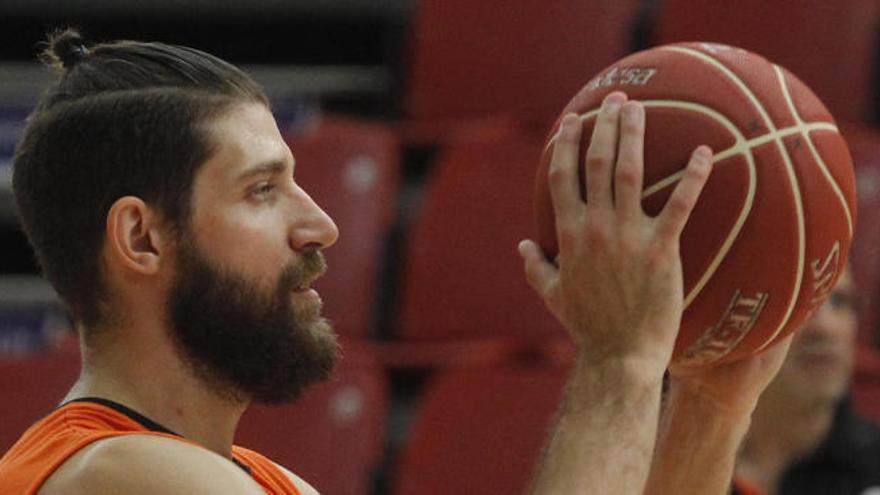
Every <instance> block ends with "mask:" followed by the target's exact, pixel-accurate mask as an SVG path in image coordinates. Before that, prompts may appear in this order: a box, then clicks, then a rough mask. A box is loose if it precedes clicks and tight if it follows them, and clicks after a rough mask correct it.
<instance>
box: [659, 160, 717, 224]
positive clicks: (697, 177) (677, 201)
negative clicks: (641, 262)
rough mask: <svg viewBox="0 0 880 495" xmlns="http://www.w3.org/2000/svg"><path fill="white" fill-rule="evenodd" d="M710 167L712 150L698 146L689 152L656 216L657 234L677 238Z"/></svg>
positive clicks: (701, 188)
mask: <svg viewBox="0 0 880 495" xmlns="http://www.w3.org/2000/svg"><path fill="white" fill-rule="evenodd" d="M711 169H712V150H711V149H710V148H709V147H708V146H699V147H697V149H696V150H694V152H693V153H692V154H691V159H690V161H689V162H688V164H687V167H686V168H685V169H684V172H683V174H682V177H681V180H680V181H679V182H678V184H677V185H676V186H675V190H673V191H672V195H671V196H669V199H668V200H667V201H666V206H664V207H663V211H661V212H660V215H658V216H657V225H658V231H659V234H660V235H661V236H662V237H665V238H667V239H678V238H679V236H680V235H681V231H682V230H684V226H685V224H686V223H687V220H688V218H689V217H690V214H691V212H692V211H693V209H694V206H695V205H696V204H697V199H699V197H700V192H701V191H702V190H703V186H705V185H706V181H707V180H708V179H709V173H710V172H711Z"/></svg>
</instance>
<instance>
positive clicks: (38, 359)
mask: <svg viewBox="0 0 880 495" xmlns="http://www.w3.org/2000/svg"><path fill="white" fill-rule="evenodd" d="M79 370H80V361H79V353H78V352H77V351H76V350H75V349H63V350H53V351H51V352H50V351H47V352H43V353H39V354H33V355H28V356H22V357H8V358H7V357H4V358H2V359H0V452H6V450H8V449H9V447H11V446H12V444H13V443H15V441H16V440H18V438H19V437H20V436H21V434H22V433H24V431H25V430H26V429H28V428H29V427H30V426H31V425H32V424H33V423H34V422H36V421H38V420H39V419H41V418H42V417H43V416H45V415H47V414H49V413H50V412H51V411H52V410H53V409H54V408H55V407H56V406H58V404H59V403H60V402H61V401H62V399H64V396H65V395H67V392H68V391H69V390H70V387H71V386H73V383H74V382H75V381H76V379H77V377H78V375H79Z"/></svg>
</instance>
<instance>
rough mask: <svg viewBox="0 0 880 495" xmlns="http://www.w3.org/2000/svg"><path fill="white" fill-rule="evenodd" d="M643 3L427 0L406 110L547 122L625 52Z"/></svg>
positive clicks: (414, 114)
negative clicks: (511, 116)
mask: <svg viewBox="0 0 880 495" xmlns="http://www.w3.org/2000/svg"><path fill="white" fill-rule="evenodd" d="M638 5H639V2H638V1H637V0H601V1H596V0H544V1H540V2H536V1H531V2H517V3H516V6H515V7H514V6H513V5H511V4H510V2H506V1H504V0H481V1H477V2H474V1H470V0H422V1H420V2H418V10H417V11H416V19H415V22H414V27H413V32H412V38H413V40H412V44H411V47H410V53H409V56H410V61H409V72H408V75H407V80H406V83H405V84H406V96H405V103H404V105H405V110H406V113H407V116H408V117H410V118H412V119H415V120H422V121H424V120H444V119H453V120H454V119H468V118H475V117H483V116H487V115H495V114H504V115H515V116H517V117H522V118H525V119H537V120H538V121H540V122H546V121H547V120H551V121H552V119H553V118H554V117H555V116H556V114H557V113H558V112H559V111H560V110H562V107H563V106H564V105H565V103H566V102H567V101H568V100H569V99H570V98H571V97H572V96H573V95H574V93H575V92H576V91H577V90H578V89H580V88H581V86H583V85H584V84H586V82H587V80H589V78H591V77H592V76H593V75H594V74H595V73H596V72H598V71H599V70H600V69H602V68H603V67H604V66H606V65H608V64H610V63H611V62H613V61H614V60H616V59H617V58H619V57H621V56H622V55H624V54H625V52H626V51H627V50H628V49H629V47H630V44H631V37H632V35H631V32H632V26H633V22H634V16H635V11H636V9H637V7H638Z"/></svg>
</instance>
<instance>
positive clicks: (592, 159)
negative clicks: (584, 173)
mask: <svg viewBox="0 0 880 495" xmlns="http://www.w3.org/2000/svg"><path fill="white" fill-rule="evenodd" d="M586 162H587V168H588V169H590V170H593V171H597V170H602V169H604V168H606V167H608V166H610V165H611V157H609V156H607V155H605V154H603V153H599V152H597V151H594V150H593V149H591V150H590V152H589V153H587V159H586Z"/></svg>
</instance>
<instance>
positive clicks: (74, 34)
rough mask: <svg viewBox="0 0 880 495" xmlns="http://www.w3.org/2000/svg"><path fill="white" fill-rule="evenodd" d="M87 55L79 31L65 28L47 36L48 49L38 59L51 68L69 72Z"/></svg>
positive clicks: (87, 51)
mask: <svg viewBox="0 0 880 495" xmlns="http://www.w3.org/2000/svg"><path fill="white" fill-rule="evenodd" d="M88 53H89V50H88V48H86V45H85V40H83V37H82V36H81V35H80V34H79V31H77V30H75V29H71V28H67V29H63V30H59V31H56V32H54V33H52V34H50V35H49V40H48V47H47V48H46V49H45V50H44V51H43V53H42V55H41V57H40V58H41V59H42V60H43V61H44V62H45V63H47V64H48V65H50V66H52V67H56V68H63V69H65V70H70V69H72V68H73V67H75V66H76V65H77V64H79V63H80V62H81V61H82V59H83V57H85V56H86V55H87V54H88Z"/></svg>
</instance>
